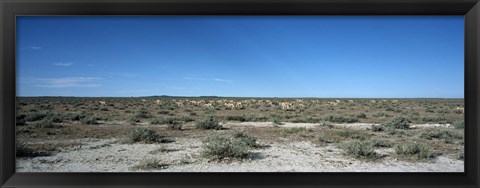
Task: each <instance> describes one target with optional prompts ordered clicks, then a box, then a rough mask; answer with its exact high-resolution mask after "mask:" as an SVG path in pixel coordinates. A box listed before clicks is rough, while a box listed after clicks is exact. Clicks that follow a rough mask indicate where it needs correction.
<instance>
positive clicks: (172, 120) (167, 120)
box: [150, 117, 182, 130]
mask: <svg viewBox="0 0 480 188" xmlns="http://www.w3.org/2000/svg"><path fill="white" fill-rule="evenodd" d="M150 123H151V124H155V125H161V124H166V125H167V126H168V127H169V128H171V129H175V130H181V129H182V122H181V120H180V118H177V117H160V118H155V119H153V120H152V121H150Z"/></svg>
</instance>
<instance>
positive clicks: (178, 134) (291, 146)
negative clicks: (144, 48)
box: [16, 97, 464, 172]
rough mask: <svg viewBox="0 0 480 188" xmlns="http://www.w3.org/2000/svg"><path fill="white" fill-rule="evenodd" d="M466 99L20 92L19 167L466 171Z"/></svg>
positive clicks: (71, 169) (61, 169)
mask: <svg viewBox="0 0 480 188" xmlns="http://www.w3.org/2000/svg"><path fill="white" fill-rule="evenodd" d="M463 106H464V100H463V99H440V98H438V99H437V98H435V99H427V98H418V99H414V98H399V99H391V98H379V99H371V98H360V99H359V98H227V97H97V98H94V97H88V98H87V97H85V98H81V97H17V101H16V110H17V115H16V118H17V124H16V137H17V152H16V156H17V171H19V172H145V171H148V172H150V171H151V172H463V171H464V161H463V157H464V108H463Z"/></svg>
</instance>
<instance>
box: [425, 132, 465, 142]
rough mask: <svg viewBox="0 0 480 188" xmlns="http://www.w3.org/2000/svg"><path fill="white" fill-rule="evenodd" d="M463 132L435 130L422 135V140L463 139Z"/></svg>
mask: <svg viewBox="0 0 480 188" xmlns="http://www.w3.org/2000/svg"><path fill="white" fill-rule="evenodd" d="M463 136H464V135H463V132H461V131H451V130H434V131H429V132H425V133H422V134H421V135H420V138H425V139H429V140H431V139H434V138H436V139H463Z"/></svg>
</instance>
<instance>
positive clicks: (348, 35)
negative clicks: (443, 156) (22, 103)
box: [16, 16, 464, 98]
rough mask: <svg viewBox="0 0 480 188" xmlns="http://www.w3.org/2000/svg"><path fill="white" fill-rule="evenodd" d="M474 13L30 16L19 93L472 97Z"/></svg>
mask: <svg viewBox="0 0 480 188" xmlns="http://www.w3.org/2000/svg"><path fill="white" fill-rule="evenodd" d="M463 22H464V19H463V16H54V17H50V16H41V17H40V16H38V17H37V16H19V17H17V49H16V50H17V62H16V63H17V82H16V83H17V95H18V96H150V95H176V96H203V95H216V96H237V97H334V98H340V97H345V98H350V97H352V98H357V97H358V98H383V97H385V98H412V97H413V98H417V97H426V98H437V97H438V98H463V97H464V24H463Z"/></svg>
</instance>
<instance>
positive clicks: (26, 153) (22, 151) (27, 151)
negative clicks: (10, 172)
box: [15, 142, 35, 157]
mask: <svg viewBox="0 0 480 188" xmlns="http://www.w3.org/2000/svg"><path fill="white" fill-rule="evenodd" d="M15 155H16V156H17V157H34V156H35V152H34V151H33V149H32V148H30V147H29V146H28V145H27V144H25V143H23V142H17V144H16V152H15Z"/></svg>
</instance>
